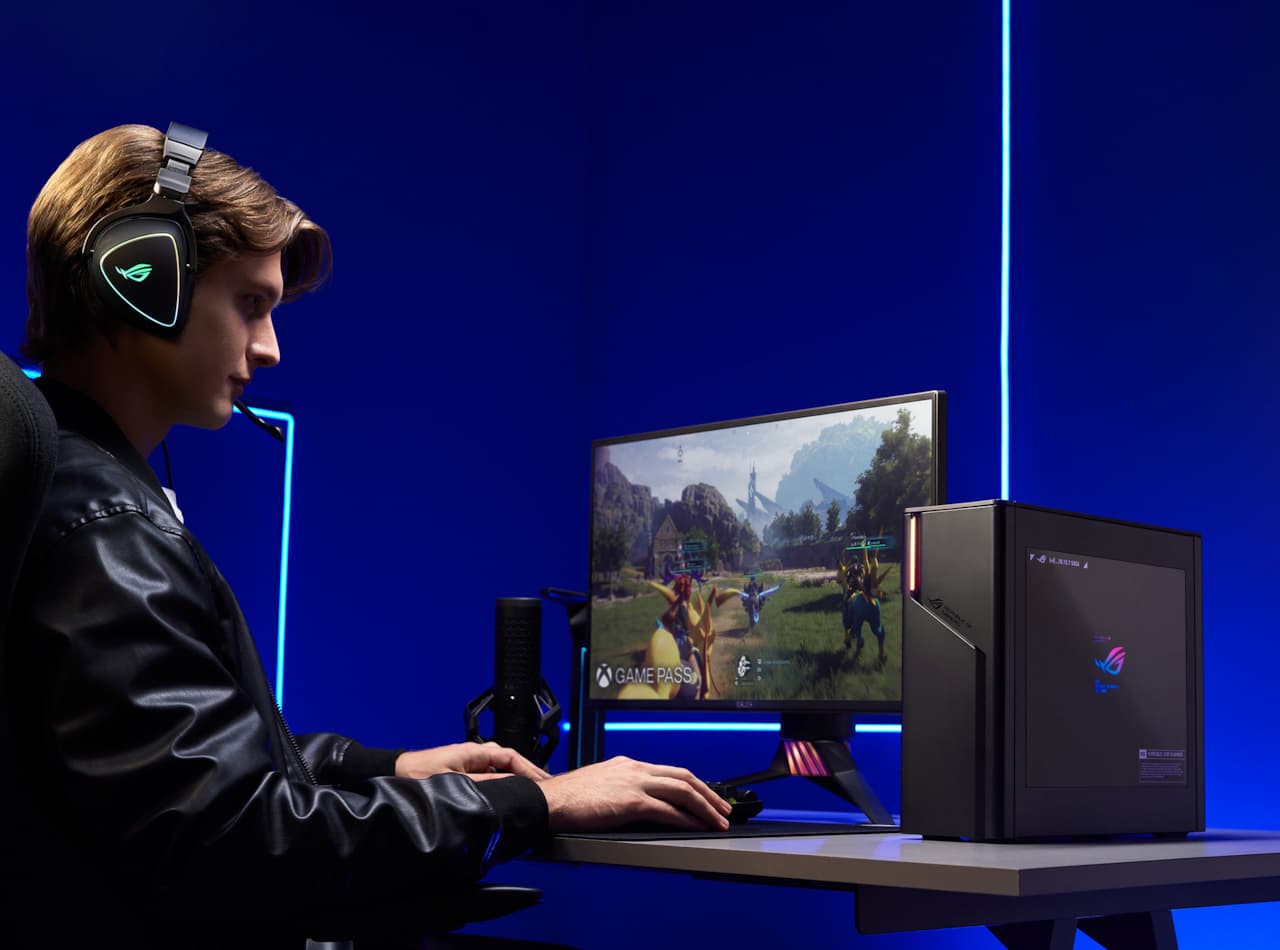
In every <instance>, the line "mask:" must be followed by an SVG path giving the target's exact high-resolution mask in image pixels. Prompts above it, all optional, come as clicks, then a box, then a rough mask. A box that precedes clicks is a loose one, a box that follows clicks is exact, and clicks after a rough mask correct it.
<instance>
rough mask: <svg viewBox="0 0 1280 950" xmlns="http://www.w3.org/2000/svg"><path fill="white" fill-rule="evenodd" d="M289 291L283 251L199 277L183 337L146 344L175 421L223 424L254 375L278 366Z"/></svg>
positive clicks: (160, 394) (229, 263) (239, 261)
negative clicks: (280, 313) (277, 314)
mask: <svg viewBox="0 0 1280 950" xmlns="http://www.w3.org/2000/svg"><path fill="white" fill-rule="evenodd" d="M283 292H284V282H283V279H282V277H281V273H280V252H279V251H275V252H272V253H270V254H252V255H245V256H243V257H239V258H237V259H235V260H231V261H226V262H224V263H222V264H217V265H215V266H213V267H210V268H209V269H208V270H203V271H201V273H200V276H199V278H198V279H197V281H196V285H195V289H194V292H193V293H192V297H191V312H190V315H189V318H188V320H187V325H186V328H185V329H184V330H183V331H182V335H181V336H180V337H179V338H178V339H177V341H176V342H171V341H165V340H161V339H158V338H155V337H150V338H148V339H147V340H145V341H143V347H144V349H145V350H146V351H147V352H146V358H145V363H146V365H147V367H148V375H149V376H150V378H151V380H152V382H153V383H154V384H155V387H156V389H157V390H158V392H157V396H158V397H159V399H160V400H161V404H162V405H164V406H165V407H166V409H171V410H172V418H171V420H170V421H171V422H173V423H183V424H185V425H191V426H199V427H200V428H205V429H216V428H218V427H220V426H222V425H225V424H226V422H227V420H228V419H230V418H231V412H232V406H231V404H232V401H233V400H236V399H239V398H240V396H241V394H242V393H243V392H244V389H245V387H246V386H247V385H248V384H249V380H250V378H251V377H252V376H253V374H254V373H255V372H256V371H257V370H259V369H261V368H263V367H266V366H275V365H276V364H277V363H279V362H280V348H279V346H278V345H277V343H276V332H275V327H274V326H273V325H272V322H271V311H272V309H273V308H274V307H275V306H276V304H277V303H279V302H280V297H281V294H282V293H283Z"/></svg>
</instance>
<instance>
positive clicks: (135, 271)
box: [116, 264, 151, 284]
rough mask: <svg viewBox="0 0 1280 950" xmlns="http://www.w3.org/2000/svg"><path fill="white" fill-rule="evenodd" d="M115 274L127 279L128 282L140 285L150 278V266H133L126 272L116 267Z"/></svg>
mask: <svg viewBox="0 0 1280 950" xmlns="http://www.w3.org/2000/svg"><path fill="white" fill-rule="evenodd" d="M116 272H117V273H119V275H120V276H121V277H127V278H128V279H129V280H132V281H136V282H137V283H139V284H140V283H142V282H143V281H144V280H146V279H147V278H148V277H150V276H151V265H150V264H134V265H133V266H132V267H130V268H129V269H128V270H125V269H124V268H123V267H117V268H116Z"/></svg>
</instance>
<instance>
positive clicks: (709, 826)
mask: <svg viewBox="0 0 1280 950" xmlns="http://www.w3.org/2000/svg"><path fill="white" fill-rule="evenodd" d="M538 787H539V788H541V789H542V793H543V794H544V795H545V796H546V798H547V814H548V818H549V822H550V828H551V831H553V832H558V831H610V830H612V829H615V828H620V827H622V826H623V825H627V824H632V823H634V822H638V821H653V822H658V823H661V824H664V825H670V826H671V827H673V828H682V829H686V830H689V831H702V830H718V831H723V830H724V829H726V828H728V827H729V819H728V817H727V816H728V815H729V813H730V811H732V808H731V806H730V805H729V803H728V802H726V801H725V800H724V799H723V798H721V797H720V796H719V795H717V794H716V793H715V792H713V791H712V790H711V789H710V788H708V787H707V784H706V783H705V782H703V781H702V780H701V779H700V778H698V777H697V776H696V775H694V774H693V773H692V772H690V771H689V770H688V769H682V768H678V767H676V766H672V765H653V764H651V763H649V762H638V761H636V760H635V759H629V758H627V757H626V756H617V757H615V758H612V759H608V760H607V761H604V762H597V763H596V764H595V765H587V766H583V767H582V768H580V769H574V770H573V771H572V772H565V773H563V774H561V775H556V776H553V777H551V778H549V779H544V780H542V781H540V782H539V783H538Z"/></svg>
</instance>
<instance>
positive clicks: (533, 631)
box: [463, 597, 560, 765]
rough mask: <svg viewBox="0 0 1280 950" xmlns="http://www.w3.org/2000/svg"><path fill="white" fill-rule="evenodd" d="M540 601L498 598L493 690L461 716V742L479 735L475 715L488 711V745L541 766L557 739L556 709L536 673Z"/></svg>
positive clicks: (557, 706) (488, 690)
mask: <svg viewBox="0 0 1280 950" xmlns="http://www.w3.org/2000/svg"><path fill="white" fill-rule="evenodd" d="M541 631H542V602H541V601H540V600H539V599H538V598H536V597H499V598H498V602H497V616H496V619H495V624H494V685H493V686H492V687H491V688H489V689H487V690H485V691H484V692H483V693H481V694H480V695H479V696H477V697H476V698H475V699H473V700H472V701H471V702H470V703H468V704H467V706H466V709H465V710H464V713H463V719H464V722H465V725H466V729H467V738H468V739H470V740H472V741H474V742H484V741H486V740H485V739H484V738H482V737H481V735H480V728H479V721H478V720H479V716H480V713H481V712H483V711H485V710H486V709H490V710H491V711H492V712H493V740H492V741H494V742H496V743H498V745H502V746H506V747H507V748H509V749H515V750H516V751H517V752H519V753H520V754H521V755H523V756H524V757H525V758H527V759H530V760H532V761H533V762H534V763H535V764H537V765H546V764H547V760H548V759H550V758H551V753H553V752H554V751H555V748H556V743H557V741H558V740H559V738H560V704H559V703H558V702H557V701H556V698H555V695H554V694H553V693H552V692H551V687H550V686H548V685H547V681H546V679H544V678H543V676H542V673H541V652H542V651H541Z"/></svg>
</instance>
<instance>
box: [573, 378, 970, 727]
mask: <svg viewBox="0 0 1280 950" xmlns="http://www.w3.org/2000/svg"><path fill="white" fill-rule="evenodd" d="M926 402H927V403H928V404H929V412H930V417H929V418H930V425H931V427H932V433H933V479H932V489H933V496H934V498H933V501H931V502H930V504H945V503H946V492H947V486H946V472H947V459H946V445H947V437H946V431H947V413H946V404H947V394H946V391H945V390H941V389H930V390H924V391H922V392H914V393H905V394H903V395H898V396H877V397H875V398H872V399H860V400H855V401H853V402H846V403H836V404H833V405H827V406H817V407H813V408H809V409H794V410H788V411H786V412H775V413H769V414H767V415H761V416H748V417H744V418H740V419H728V420H724V421H720V422H709V423H700V424H696V425H688V426H679V427H676V428H670V429H657V430H654V431H652V432H642V433H635V434H631V435H624V436H613V437H609V438H603V439H594V440H592V443H591V459H590V465H591V471H590V482H589V484H590V485H591V491H592V497H591V510H590V517H589V518H588V522H589V524H588V536H587V585H586V591H587V611H588V613H587V635H586V652H585V655H584V663H583V672H584V674H587V673H589V670H590V664H591V656H592V640H591V630H590V610H591V597H592V593H591V592H592V588H593V585H592V577H593V573H594V571H593V565H594V553H595V552H594V544H595V515H596V505H595V469H596V453H597V452H598V451H599V450H600V449H601V448H607V447H609V446H613V445H623V444H626V443H629V442H642V441H645V440H649V439H662V438H668V437H670V436H677V435H687V434H689V433H695V432H711V431H715V430H717V429H728V428H734V427H737V426H747V425H759V424H763V423H769V422H781V421H784V420H787V419H801V418H809V417H813V416H821V415H830V414H835V413H842V412H851V411H856V410H860V409H874V408H876V407H878V406H889V405H896V404H901V403H926ZM904 523H905V515H904ZM899 636H901V631H899ZM583 686H584V690H583V693H584V695H583V701H584V703H585V704H586V706H587V708H590V709H594V710H606V709H607V710H613V711H619V710H632V711H635V712H653V711H666V712H671V713H682V714H683V713H688V712H692V711H695V710H696V711H702V712H708V713H710V712H717V713H722V712H769V713H772V712H788V713H794V712H823V711H831V712H846V713H888V714H896V713H900V712H901V711H902V699H901V688H899V698H898V699H897V700H860V699H850V700H830V699H794V700H776V699H700V700H672V699H659V700H654V699H613V698H599V697H593V696H592V695H591V687H590V682H589V681H588V682H584V683H583Z"/></svg>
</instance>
